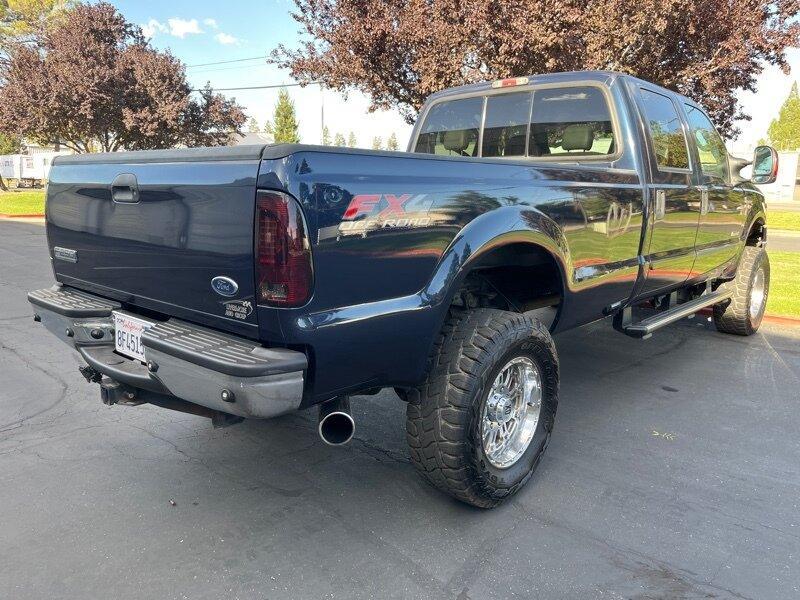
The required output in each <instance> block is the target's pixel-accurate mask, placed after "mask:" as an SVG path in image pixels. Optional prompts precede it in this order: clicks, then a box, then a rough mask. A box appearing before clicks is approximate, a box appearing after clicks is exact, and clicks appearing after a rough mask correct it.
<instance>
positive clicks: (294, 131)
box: [267, 88, 300, 144]
mask: <svg viewBox="0 0 800 600" xmlns="http://www.w3.org/2000/svg"><path fill="white" fill-rule="evenodd" d="M267 133H271V134H272V135H273V136H274V138H275V143H276V144H281V143H283V144H298V143H300V122H299V121H298V120H297V115H296V114H295V110H294V102H293V101H292V98H291V97H290V96H289V92H288V90H287V89H286V88H281V91H280V92H278V101H277V102H276V103H275V112H274V113H273V116H272V121H271V122H269V123H268V124H267Z"/></svg>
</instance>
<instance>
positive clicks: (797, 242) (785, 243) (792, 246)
mask: <svg viewBox="0 0 800 600" xmlns="http://www.w3.org/2000/svg"><path fill="white" fill-rule="evenodd" d="M767 248H769V249H770V250H780V251H785V252H800V231H781V230H770V229H768V230H767Z"/></svg>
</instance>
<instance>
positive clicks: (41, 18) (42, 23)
mask: <svg viewBox="0 0 800 600" xmlns="http://www.w3.org/2000/svg"><path fill="white" fill-rule="evenodd" d="M75 3H76V2H75V0H0V48H3V47H4V46H5V45H6V44H8V43H9V42H21V43H30V42H34V41H36V40H38V39H40V38H41V37H42V35H43V34H44V32H45V31H46V30H47V29H48V28H49V27H50V26H51V25H53V24H54V23H56V22H57V21H58V20H59V19H60V18H61V17H63V16H64V14H65V13H66V11H67V10H68V9H70V8H72V7H73V6H75Z"/></svg>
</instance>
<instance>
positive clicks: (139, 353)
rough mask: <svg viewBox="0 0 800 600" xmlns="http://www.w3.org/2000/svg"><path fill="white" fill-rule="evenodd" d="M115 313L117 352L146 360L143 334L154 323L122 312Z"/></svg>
mask: <svg viewBox="0 0 800 600" xmlns="http://www.w3.org/2000/svg"><path fill="white" fill-rule="evenodd" d="M113 314H114V331H115V335H114V345H115V346H116V349H117V352H119V353H120V354H123V355H125V356H128V357H130V358H135V359H137V360H140V361H142V362H146V360H147V359H146V358H145V356H144V346H143V345H142V334H143V333H144V332H145V331H147V330H148V329H150V328H151V327H152V326H153V323H150V322H149V321H145V320H143V319H139V318H137V317H132V316H130V315H125V314H122V313H117V312H115V313H113Z"/></svg>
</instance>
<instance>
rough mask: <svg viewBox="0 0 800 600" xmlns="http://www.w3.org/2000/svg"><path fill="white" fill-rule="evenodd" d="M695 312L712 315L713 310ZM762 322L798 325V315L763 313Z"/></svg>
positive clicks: (787, 325)
mask: <svg viewBox="0 0 800 600" xmlns="http://www.w3.org/2000/svg"><path fill="white" fill-rule="evenodd" d="M697 314H699V315H703V316H704V317H710V316H711V315H713V314H714V313H713V311H712V310H711V309H710V308H704V309H703V310H701V311H698V312H697ZM763 322H764V323H770V324H772V325H785V326H786V327H800V317H785V316H781V315H770V314H766V315H764V321H763Z"/></svg>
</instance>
